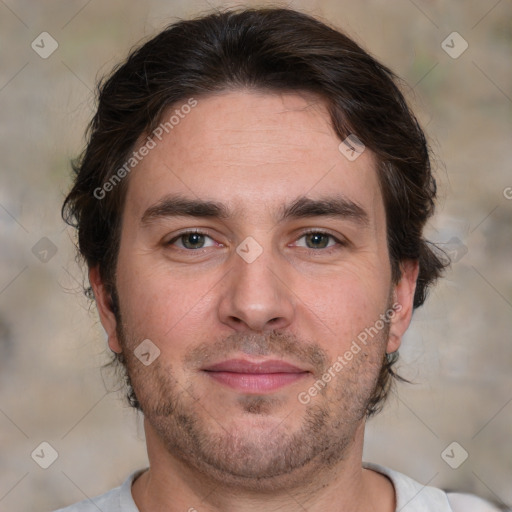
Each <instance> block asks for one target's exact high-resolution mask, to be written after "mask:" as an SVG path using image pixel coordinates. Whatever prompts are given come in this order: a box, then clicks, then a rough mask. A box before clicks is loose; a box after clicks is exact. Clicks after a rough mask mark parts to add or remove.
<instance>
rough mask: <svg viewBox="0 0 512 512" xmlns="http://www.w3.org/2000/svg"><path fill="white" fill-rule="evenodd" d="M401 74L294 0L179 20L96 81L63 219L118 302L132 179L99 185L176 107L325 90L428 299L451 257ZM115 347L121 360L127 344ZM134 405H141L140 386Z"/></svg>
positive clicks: (392, 243)
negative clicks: (442, 247) (430, 233)
mask: <svg viewBox="0 0 512 512" xmlns="http://www.w3.org/2000/svg"><path fill="white" fill-rule="evenodd" d="M397 84H398V78H397V77H396V76H395V75H394V73H393V72H392V71H390V70H389V69H388V68H387V67H385V66H383V65H382V64H381V63H379V62H378V61H377V60H375V59H374V58H373V57H372V56H371V55H369V54H368V53H367V52H366V51H365V50H363V49H362V48H361V47H360V46H359V45H357V44H356V43H355V42H354V41H353V40H352V39H350V38H349V37H347V36H346V35H345V34H343V33H342V32H340V31H338V30H336V29H334V28H331V27H329V26H327V25H326V24H324V23H322V22H321V21H319V20H317V19H315V18H313V17H311V16H309V15H306V14H302V13H299V12H297V11H294V10H290V9H281V8H277V9H243V10H225V11H218V12H214V13H212V14H209V15H207V16H203V17H200V18H197V19H193V20H185V21H179V22H177V23H175V24H172V25H170V26H169V27H167V28H166V29H165V30H163V31H162V32H160V33H159V34H158V35H156V36H155V37H154V38H152V39H151V40H149V41H148V42H146V43H145V44H143V45H142V46H140V47H139V48H137V49H136V50H134V51H132V52H131V54H130V55H129V56H128V58H127V59H126V61H125V62H124V63H123V64H122V65H120V66H118V67H117V68H116V69H115V70H114V72H113V73H112V74H111V75H110V77H109V78H108V79H105V80H104V81H102V82H101V83H100V84H99V85H98V93H99V94H98V96H99V100H98V109H97V112H96V114H95V116H94V118H93V119H92V121H91V123H90V125H89V128H88V143H87V146H86V148H85V150H84V152H83V153H82V155H81V157H80V158H79V159H78V160H77V161H76V162H75V163H74V165H73V168H74V172H75V181H74V185H73V188H72V189H71V191H70V193H69V195H68V196H67V197H66V199H65V201H64V205H63V208H62V214H63V218H64V219H65V220H66V222H68V223H69V224H71V225H73V226H75V227H76V228H77V230H78V249H79V253H80V255H81V256H82V257H83V259H84V260H85V262H86V263H87V265H88V266H89V267H90V268H91V267H96V266H98V267H99V271H100V275H101V277H102V279H103V281H104V283H105V285H106V287H107V290H108V291H109V292H110V293H111V296H112V299H113V305H114V308H117V300H116V288H115V268H116V261H117V254H118V250H119V241H120V240H119V239H120V225H121V224H120V221H121V212H122V208H123V204H124V200H125V195H126V185H127V181H128V178H126V179H124V180H122V181H121V182H120V183H119V184H118V185H117V186H116V187H113V189H112V191H110V192H109V193H108V194H105V197H103V198H101V199H98V198H97V195H96V194H94V191H95V190H98V189H101V188H102V187H104V185H105V183H107V182H108V181H109V180H111V179H112V176H113V175H114V173H115V172H116V171H117V170H118V169H119V168H120V167H121V166H122V165H123V163H124V162H126V160H127V158H129V155H130V152H132V151H133V148H134V146H135V144H136V142H137V141H138V140H139V139H140V137H141V136H147V135H148V134H150V133H151V132H152V130H154V128H155V127H156V126H157V125H158V123H159V122H160V120H161V118H162V115H163V113H164V111H166V110H167V109H168V108H169V107H171V106H173V105H175V104H177V103H178V102H180V101H184V100H185V101H186V100H187V99H188V98H190V97H194V98H198V97H200V96H202V95H206V94H209V93H212V92H217V91H222V90H227V89H237V88H253V89H258V90H268V91H270V92H272V91H305V92H312V93H315V94H316V95H318V96H319V97H321V98H322V99H323V100H324V101H325V103H326V105H327V107H328V111H329V115H330V118H331V122H332V125H333V128H334V129H335V131H336V133H337V134H338V136H339V137H340V140H343V139H344V138H345V137H347V136H349V135H356V136H357V138H358V139H360V141H362V143H363V144H364V145H365V146H366V147H367V148H368V149H370V150H371V151H372V152H373V153H374V155H375V157H376V161H377V164H378V176H379V183H380V188H381V191H382V195H383V200H384V205H385V210H386V217H387V218H386V220H387V239H388V249H389V254H390V261H391V266H392V275H393V281H394V282H398V280H399V278H400V275H401V271H400V262H401V261H403V260H408V259H411V260H418V261H419V277H418V280H417V287H416V292H415V296H414V307H415V308H416V307H418V306H420V305H421V304H423V302H424V301H425V298H426V293H427V289H428V287H429V286H430V285H431V284H432V283H433V282H434V281H435V280H436V279H437V278H438V277H439V276H440V275H441V272H442V270H443V268H444V267H445V266H446V265H447V263H446V261H445V260H444V259H443V258H441V256H440V254H439V253H438V252H437V251H436V248H435V246H432V245H431V244H430V243H429V242H428V241H427V240H425V238H424V237H423V228H424V226H425V223H426V221H427V220H428V218H429V217H430V216H431V215H432V214H433V211H434V199H435V196H436V184H435V180H434V178H433V176H432V173H431V167H430V158H429V148H428V145H427V142H426V140H425V135H424V133H423V131H422V129H421V128H420V126H419V124H418V122H417V120H416V118H415V116H414V115H413V113H412V112H411V110H410V109H409V107H408V105H407V103H406V101H405V99H404V96H403V94H402V93H401V92H400V89H399V87H398V85H397ZM89 292H90V289H89ZM114 311H115V312H117V310H116V309H114ZM115 357H117V360H118V361H121V362H122V361H123V356H122V354H121V355H116V356H115ZM396 359H397V354H395V355H394V356H392V357H391V358H389V359H388V361H387V362H385V364H384V365H383V370H382V373H381V376H380V378H379V383H378V389H377V390H376V394H375V397H374V401H373V402H372V404H371V405H370V408H369V411H368V412H369V414H372V413H374V412H376V411H377V410H378V409H379V404H381V402H383V400H384V399H385V397H386V395H387V393H388V390H389V386H390V382H391V377H392V376H396V374H395V373H394V371H393V369H392V366H393V364H394V362H395V361H396ZM131 393H133V390H131ZM131 403H132V404H133V405H135V406H138V401H136V397H135V395H134V394H133V395H132V397H131Z"/></svg>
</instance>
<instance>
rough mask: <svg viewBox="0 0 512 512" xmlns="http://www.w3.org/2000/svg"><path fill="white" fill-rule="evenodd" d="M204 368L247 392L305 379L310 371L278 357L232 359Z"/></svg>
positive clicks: (231, 386)
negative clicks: (258, 359) (252, 359)
mask: <svg viewBox="0 0 512 512" xmlns="http://www.w3.org/2000/svg"><path fill="white" fill-rule="evenodd" d="M203 371H204V372H205V373H206V374H207V375H208V376H209V377H210V378H212V379H213V380H215V381H216V382H219V383H221V384H224V385H226V386H228V387H230V388H232V389H235V390H237V391H240V392H244V393H265V392H271V391H275V390H277V389H279V388H282V387H283V386H286V385H289V384H292V383H294V382H297V381H298V380H301V379H303V378H304V377H305V376H306V375H307V374H308V373H309V372H308V371H307V370H303V369H301V368H298V367H297V366H295V365H293V364H290V363H287V362H286V361H280V360H277V359H269V360H266V361H248V360H246V359H229V360H227V361H222V362H219V363H216V364H213V365H211V366H208V367H206V368H203Z"/></svg>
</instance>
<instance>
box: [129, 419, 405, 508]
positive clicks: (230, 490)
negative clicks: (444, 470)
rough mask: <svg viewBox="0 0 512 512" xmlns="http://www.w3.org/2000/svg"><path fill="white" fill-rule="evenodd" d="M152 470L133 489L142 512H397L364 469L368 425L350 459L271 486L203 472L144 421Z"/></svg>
mask: <svg viewBox="0 0 512 512" xmlns="http://www.w3.org/2000/svg"><path fill="white" fill-rule="evenodd" d="M144 425H145V432H146V443H147V448H148V456H149V462H150V466H149V469H148V470H147V471H146V472H145V473H143V474H142V475H141V476H140V477H139V478H138V479H137V480H136V481H135V482H134V484H133V486H132V495H133V498H134V501H135V503H136V505H137V507H138V508H139V510H140V511H141V512H149V511H153V510H168V511H170V512H174V511H183V510H188V511H191V512H194V510H197V511H199V510H200V511H205V512H206V511H208V512H220V511H222V512H235V511H236V512H238V511H239V510H244V511H246V512H253V511H254V512H256V511H261V510H273V509H275V510H280V511H282V512H299V511H303V510H304V509H306V510H308V512H320V511H322V512H323V511H325V510H333V511H336V512H345V511H349V510H350V511H351V512H360V511H361V512H362V511H363V510H364V511H375V512H393V511H394V510H395V493H394V489H393V485H392V483H391V482H390V481H389V480H388V479H387V477H385V476H383V475H381V474H379V473H375V472H373V471H370V470H365V469H363V468H362V447H363V440H364V422H362V423H361V425H360V426H359V427H358V429H357V430H356V433H355V436H354V439H353V442H352V444H351V445H350V446H349V447H347V451H346V455H345V456H344V457H343V459H342V460H341V461H339V462H337V463H336V464H335V465H332V466H329V467H326V463H325V461H323V460H317V461H311V463H310V464H308V467H303V468H300V469H299V470H295V471H294V472H293V474H287V475H280V476H277V477H272V482H264V483H263V484H262V485H261V486H258V484H257V483H255V482H245V485H244V482H243V481H238V482H237V481H235V479H234V478H233V476H232V475H224V478H223V477H222V475H218V474H216V472H215V471H214V470H213V469H212V472H211V473H209V472H208V471H204V470H203V469H202V470H201V471H198V469H197V468H196V467H193V466H191V465H190V464H189V463H188V462H187V461H185V460H184V459H182V458H179V457H176V456H175V455H173V454H171V453H169V451H168V450H167V449H166V447H165V445H164V444H163V443H162V441H161V439H160V438H159V436H158V435H157V433H156V432H155V431H154V430H153V428H152V427H151V425H150V424H149V423H148V421H147V420H145V422H144Z"/></svg>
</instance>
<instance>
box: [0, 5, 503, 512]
mask: <svg viewBox="0 0 512 512" xmlns="http://www.w3.org/2000/svg"><path fill="white" fill-rule="evenodd" d="M229 5H241V4H240V3H231V2H221V1H218V0H187V1H178V0H166V1H164V0H153V1H133V0H130V1H123V2H122V1H120V0H115V1H109V2H102V1H99V0H88V1H87V0H80V1H78V0H77V1H74V0H73V1H71V0H68V1H65V2H64V1H62V0H61V1H57V0H54V1H51V0H47V1H43V2H34V1H28V0H26V1H23V0H0V116H1V117H0V119H1V122H0V132H1V137H0V155H1V159H0V173H1V174H0V236H1V249H0V511H9V512H11V511H14V510H16V511H19V512H23V511H34V510H36V509H37V510H41V511H46V510H53V509H55V508H59V507H61V506H64V505H68V504H70V503H73V502H76V501H79V500H82V499H85V498H86V497H93V496H96V495H98V494H100V493H103V492H104V491H106V490H108V489H110V488H112V487H114V486H117V485H119V484H120V483H121V482H122V481H123V480H124V479H125V478H126V477H127V476H128V474H129V473H130V472H131V471H132V470H134V469H137V468H141V467H145V466H146V465H147V459H146V452H145V444H144V436H143V429H142V422H141V419H140V417H138V416H137V415H136V414H135V413H134V412H133V410H131V409H130V408H129V407H128V406H127V405H125V401H124V396H123V395H121V394H119V393H116V392H115V391H114V392H109V390H112V389H114V388H115V381H113V380H112V379H109V377H108V374H104V375H102V372H101V371H100V367H101V366H102V364H104V363H105V362H106V361H107V359H108V355H109V351H108V350H107V347H106V343H105V337H104V334H103V331H102V328H101V325H100V324H99V321H98V318H97V314H96V311H95V308H94V306H91V305H90V304H89V303H88V301H87V299H86V298H85V297H84V296H83V295H82V284H83V281H84V269H82V268H81V267H80V266H79V265H77V263H76V262H75V254H74V246H73V242H74V233H73V230H71V229H70V228H66V227H65V225H64V223H63V222H62V220H61V218H60V207H61V204H62V200H63V198H64V195H65V193H66V192H67V191H68V189H69V187H70V165H69V161H70V159H71V158H73V157H75V156H76V155H78V153H79V152H80V151H81V149H82V148H83V144H84V129H85V127H86V124H87V122H88V121H89V119H90V118H91V116H92V114H93V112H94V104H95V103H94V87H95V83H96V80H97V79H98V78H100V77H101V76H103V75H104V74H105V73H108V72H109V71H110V70H111V68H112V67H113V66H114V65H115V64H116V63H117V62H118V61H119V60H120V59H122V58H124V57H125V56H126V54H127V52H128V50H129V49H130V48H131V47H132V46H133V45H135V44H136V43H138V42H139V41H140V40H141V39H144V38H149V37H151V36H152V35H154V34H155V33H156V32H157V31H159V30H160V29H161V28H163V27H164V26H165V25H167V24H168V23H170V22H172V21H175V20H176V19H177V18H184V17H190V16H195V15H198V14H201V13H206V12H208V11H210V10H211V9H212V8H214V7H219V6H229ZM244 5H250V6H260V5H285V4H284V3H282V2H253V1H248V2H246V3H245V4H244ZM286 5H289V6H292V7H295V8H298V9H301V10H303V11H305V12H309V13H311V14H314V15H316V16H319V17H320V18H322V19H324V20H325V21H327V22H329V23H332V24H334V25H336V26H338V27H340V28H342V29H344V30H345V31H346V32H347V33H348V34H349V35H350V36H352V37H353V38H354V39H355V40H356V41H357V42H359V43H360V44H361V45H362V46H363V47H365V48H366V49H367V50H369V51H370V53H372V54H373V55H374V56H376V57H377V58H378V59H380V60H382V61H383V62H384V63H385V64H387V65H388V66H389V67H391V68H392V69H393V70H394V71H395V72H396V73H397V74H398V75H399V76H401V77H403V78H404V79H405V81H406V82H407V84H408V87H406V89H405V92H406V95H407V97H408V99H409V101H410V102H411V104H412V106H413V108H414V110H415V111H416V113H417V115H418V117H419V119H420V121H421V123H422V124H423V126H424V127H425V128H426V131H427V133H428V136H429V139H430V143H431V145H432V147H433V149H434V151H435V153H436V155H437V157H436V161H435V162H434V167H435V170H436V174H437V178H438V183H439V189H440V200H439V206H438V210H437V215H436V217H435V219H434V220H433V221H432V222H431V223H430V225H429V227H428V236H429V237H430V239H432V240H433V241H435V242H438V243H441V244H443V247H445V249H447V250H448V251H449V253H450V254H451V256H452V258H453V260H454V263H453V266H452V268H451V269H450V270H449V271H448V272H447V275H446V277H445V278H444V279H443V280H442V281H441V282H440V283H439V284H438V285H437V287H436V288H435V289H434V290H433V291H432V293H431V295H430V297H429V299H428V301H427V303H426V304H425V306H424V307H422V308H420V309H419V310H418V311H416V313H415V315H414V319H413V323H412V326H411V328H410V330H409V331H408V334H407V336H406V338H405V340H404V343H403V348H402V350H401V363H400V369H401V374H402V375H403V376H404V377H406V378H408V379H410V380H412V381H413V382H414V384H400V385H399V386H398V387H397V389H396V393H395V394H394V395H393V396H391V397H390V399H389V402H388V404H387V406H386V408H385V410H384V411H383V412H382V413H381V414H380V415H378V416H377V417H375V418H374V419H372V420H371V421H370V422H369V424H368V429H367V438H366V448H365V454H364V459H365V460H367V461H372V462H377V463H380V464H384V465H386V466H390V467H392V468H394V469H396V470H398V471H401V472H404V473H406V474H408V475H410V476H411V477H413V478H415V479H417V480H419V481H420V482H422V483H424V484H427V483H428V484H429V485H432V486H436V487H443V488H446V489H457V490H460V491H467V492H473V493H476V494H479V495H480V496H483V497H486V498H488V499H491V500H493V501H495V502H497V503H500V502H501V503H503V502H504V503H507V504H509V505H511V504H512V428H511V425H512V371H511V368H512V343H511V341H512V340H511V338H512V314H511V313H512V265H511V252H512V251H511V249H512V240H511V238H512V229H511V226H512V223H511V220H512V172H511V164H512V144H511V142H512V137H511V136H512V129H511V123H512V65H511V62H512V52H511V50H512V2H511V1H510V0H485V1H483V0H482V1H478V2H477V1H469V0H468V1H460V0H459V1H453V0H452V1H448V0H414V1H413V0H392V1H384V0H359V1H344V0H318V1H314V0H312V1H298V0H297V1H291V2H287V3H286ZM454 32H456V33H457V34H453V33H454ZM41 443H48V444H49V445H50V446H48V445H46V444H43V445H41ZM454 443H455V444H454ZM41 450H43V452H41ZM41 453H45V457H42V456H41V455H40V457H38V456H37V454H41ZM43 459H44V460H43ZM50 462H51V465H50V466H49V467H47V468H46V469H44V467H41V466H45V465H47V464H48V463H50ZM36 505H37V507H36Z"/></svg>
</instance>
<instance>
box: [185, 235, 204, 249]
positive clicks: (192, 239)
mask: <svg viewBox="0 0 512 512" xmlns="http://www.w3.org/2000/svg"><path fill="white" fill-rule="evenodd" d="M203 238H204V235H201V234H199V233H189V234H188V235H186V237H185V244H184V245H185V247H188V245H192V246H194V245H202V243H203V242H204V240H203Z"/></svg>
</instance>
